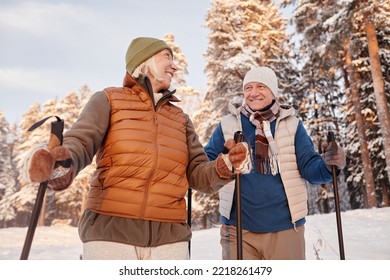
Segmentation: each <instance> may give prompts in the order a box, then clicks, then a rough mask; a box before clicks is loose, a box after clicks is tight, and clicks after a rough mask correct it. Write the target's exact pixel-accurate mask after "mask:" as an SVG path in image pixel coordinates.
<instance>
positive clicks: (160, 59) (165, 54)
mask: <svg viewBox="0 0 390 280" xmlns="http://www.w3.org/2000/svg"><path fill="white" fill-rule="evenodd" d="M153 59H154V63H155V65H154V66H155V67H149V69H148V71H147V75H148V77H149V78H150V81H151V83H152V86H153V91H154V92H156V93H157V92H160V91H162V90H167V89H169V87H170V85H171V81H172V78H173V76H174V75H175V73H176V71H177V70H178V68H177V66H176V65H175V64H174V63H173V57H172V54H171V52H170V51H169V50H167V49H165V50H162V51H160V52H158V53H157V54H155V55H154V57H153ZM152 69H153V70H154V71H152Z"/></svg>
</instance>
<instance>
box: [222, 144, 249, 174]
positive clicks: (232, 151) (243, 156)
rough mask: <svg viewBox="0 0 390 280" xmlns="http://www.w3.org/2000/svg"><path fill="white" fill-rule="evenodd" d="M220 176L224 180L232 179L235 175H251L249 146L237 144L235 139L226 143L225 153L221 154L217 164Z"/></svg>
mask: <svg viewBox="0 0 390 280" xmlns="http://www.w3.org/2000/svg"><path fill="white" fill-rule="evenodd" d="M215 167H216V170H217V173H218V175H219V176H220V177H221V178H224V179H231V178H232V177H233V175H234V173H233V171H232V169H233V167H234V171H235V173H249V171H250V169H251V160H250V153H249V149H248V145H247V144H246V143H245V142H240V143H237V144H236V142H235V141H234V140H233V139H229V140H227V141H226V142H225V145H224V153H222V154H220V155H219V156H218V158H217V160H216V164H215Z"/></svg>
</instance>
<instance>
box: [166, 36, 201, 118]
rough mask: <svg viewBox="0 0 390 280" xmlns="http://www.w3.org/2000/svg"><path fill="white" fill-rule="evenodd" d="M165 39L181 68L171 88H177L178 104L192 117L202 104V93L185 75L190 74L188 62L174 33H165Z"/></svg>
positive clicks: (175, 61)
mask: <svg viewBox="0 0 390 280" xmlns="http://www.w3.org/2000/svg"><path fill="white" fill-rule="evenodd" d="M163 40H164V41H165V42H166V43H167V44H168V46H169V47H170V48H171V49H172V51H173V57H174V63H175V64H176V65H177V67H178V68H179V70H178V71H177V72H176V74H175V76H174V78H173V81H172V84H171V88H173V89H176V95H177V96H178V98H179V99H180V101H181V102H179V103H178V104H177V105H178V106H180V107H181V108H182V109H183V111H184V112H185V113H187V114H188V115H189V116H190V117H191V115H192V113H193V112H194V111H196V110H197V109H198V108H199V106H200V103H201V99H200V93H199V91H198V90H197V89H195V88H194V87H191V86H188V85H187V82H186V79H185V76H186V75H188V70H187V67H188V63H187V60H186V58H185V56H184V54H183V52H182V50H181V48H180V47H179V46H178V45H177V44H176V43H175V37H174V35H173V34H172V33H168V34H165V35H164V37H163Z"/></svg>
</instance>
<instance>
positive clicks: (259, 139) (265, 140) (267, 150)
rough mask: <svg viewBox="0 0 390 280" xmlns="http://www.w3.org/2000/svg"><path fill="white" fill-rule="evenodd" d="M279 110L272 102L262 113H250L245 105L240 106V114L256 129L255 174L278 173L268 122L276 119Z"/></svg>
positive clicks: (273, 143) (274, 146) (277, 161)
mask: <svg viewBox="0 0 390 280" xmlns="http://www.w3.org/2000/svg"><path fill="white" fill-rule="evenodd" d="M279 108H280V106H279V103H277V102H273V103H272V104H271V105H270V107H268V108H267V109H266V110H262V111H252V110H251V109H250V108H249V106H248V105H247V104H245V103H244V104H243V106H242V109H241V112H242V113H243V114H244V115H245V116H246V117H247V118H248V119H249V120H250V122H251V123H252V124H253V125H254V126H255V127H256V134H255V160H254V165H255V168H256V172H257V173H261V174H272V175H275V174H277V173H278V166H279V159H278V151H277V148H276V143H275V141H274V138H273V137H272V133H271V126H270V122H272V121H274V120H275V119H276V118H277V116H278V113H279Z"/></svg>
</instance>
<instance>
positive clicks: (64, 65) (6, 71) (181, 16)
mask: <svg viewBox="0 0 390 280" xmlns="http://www.w3.org/2000/svg"><path fill="white" fill-rule="evenodd" d="M210 3H211V0H196V1H195V0H193V1H183V0H164V1H161V0H142V1H135V0H110V1H106V0H66V1H65V0H2V1H0V38H1V45H0V50H1V51H0V100H1V102H0V111H1V112H3V113H4V115H5V117H6V119H7V120H8V122H10V123H14V122H19V121H21V120H22V118H23V113H25V112H27V111H28V109H29V107H30V106H31V105H32V104H33V103H35V102H39V103H41V104H42V103H44V102H45V101H47V100H49V99H55V98H62V97H64V96H65V95H66V94H67V93H68V92H70V91H78V90H79V89H80V88H81V87H82V86H83V85H84V84H86V85H88V86H89V88H90V89H91V90H92V91H94V92H95V91H99V90H102V89H104V88H105V87H109V86H121V84H122V79H123V77H124V74H125V61H124V57H125V53H126V50H127V47H128V45H129V44H130V42H131V40H132V39H134V38H136V37H140V36H142V37H155V38H162V37H163V36H164V35H165V34H167V33H172V34H173V35H174V36H175V43H176V44H177V45H178V46H179V47H180V48H181V50H182V52H183V54H184V56H185V57H186V59H187V63H188V72H189V74H188V76H187V77H186V81H187V84H188V85H189V86H192V87H195V88H196V89H198V90H199V91H200V92H201V93H204V92H205V90H206V77H205V74H204V56H203V55H204V53H205V52H206V50H207V35H208V32H209V30H208V29H207V28H205V27H204V24H205V16H206V14H207V9H208V8H209V7H210Z"/></svg>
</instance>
